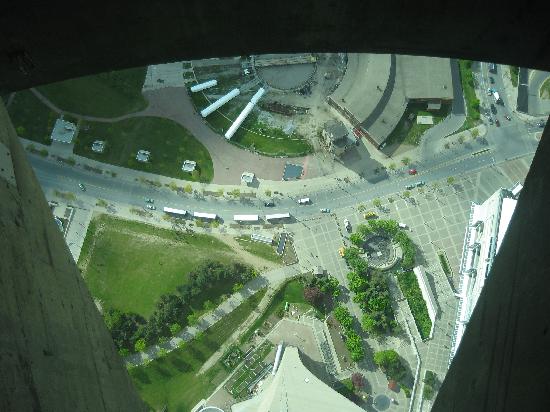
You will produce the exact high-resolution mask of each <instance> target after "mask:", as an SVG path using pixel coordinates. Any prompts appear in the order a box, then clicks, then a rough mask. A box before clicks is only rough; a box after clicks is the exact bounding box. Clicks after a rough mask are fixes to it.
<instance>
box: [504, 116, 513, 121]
mask: <svg viewBox="0 0 550 412" xmlns="http://www.w3.org/2000/svg"><path fill="white" fill-rule="evenodd" d="M504 117H506V120H512V118H511V117H510V116H509V115H506V116H504Z"/></svg>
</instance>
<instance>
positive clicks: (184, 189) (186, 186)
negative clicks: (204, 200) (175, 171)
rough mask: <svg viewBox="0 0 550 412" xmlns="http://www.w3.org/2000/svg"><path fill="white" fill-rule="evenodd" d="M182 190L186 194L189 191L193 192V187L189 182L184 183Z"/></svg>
mask: <svg viewBox="0 0 550 412" xmlns="http://www.w3.org/2000/svg"><path fill="white" fill-rule="evenodd" d="M183 191H184V192H185V193H187V194H190V193H191V192H193V188H192V187H191V185H190V184H189V183H187V184H186V185H185V187H184V188H183Z"/></svg>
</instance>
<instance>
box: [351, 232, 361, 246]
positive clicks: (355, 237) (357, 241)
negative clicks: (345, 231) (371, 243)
mask: <svg viewBox="0 0 550 412" xmlns="http://www.w3.org/2000/svg"><path fill="white" fill-rule="evenodd" d="M349 240H350V241H351V243H353V244H354V246H357V247H362V246H363V242H364V241H365V239H363V236H361V234H360V233H352V234H351V235H350V237H349Z"/></svg>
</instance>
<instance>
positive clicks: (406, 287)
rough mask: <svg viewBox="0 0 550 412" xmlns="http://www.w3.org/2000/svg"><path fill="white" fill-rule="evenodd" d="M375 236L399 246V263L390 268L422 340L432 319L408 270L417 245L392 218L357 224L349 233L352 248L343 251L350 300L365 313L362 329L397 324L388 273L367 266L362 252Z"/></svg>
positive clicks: (377, 331) (377, 332)
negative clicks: (348, 269)
mask: <svg viewBox="0 0 550 412" xmlns="http://www.w3.org/2000/svg"><path fill="white" fill-rule="evenodd" d="M377 237H382V238H387V239H391V240H392V241H393V242H395V243H397V244H398V245H399V247H400V248H401V252H402V255H403V257H402V259H401V262H400V263H399V265H398V266H395V267H394V268H393V269H392V270H394V271H395V273H396V277H397V280H398V283H399V286H400V288H401V290H402V292H403V294H404V296H405V298H406V299H407V302H408V304H409V307H410V308H411V312H412V315H413V317H414V320H415V322H416V325H417V328H418V331H419V333H420V335H421V337H422V338H423V339H425V338H427V337H428V336H429V334H430V330H431V327H432V322H431V320H430V318H429V316H428V308H427V306H426V302H425V301H424V299H423V297H422V292H421V290H420V286H419V285H418V281H417V279H416V276H415V274H414V273H413V271H412V270H411V269H412V268H413V267H414V264H415V256H416V247H415V245H414V243H413V242H412V241H411V240H410V238H409V237H408V236H407V235H406V234H405V233H404V232H403V231H402V230H401V229H400V228H399V224H398V222H396V221H394V220H370V221H369V222H368V224H363V225H359V226H357V230H356V232H355V233H353V234H352V235H351V236H350V240H351V242H352V243H353V244H354V245H355V247H352V248H347V249H345V251H344V259H346V263H347V264H348V267H350V269H352V272H350V273H349V274H348V280H349V286H350V290H351V291H352V292H353V293H354V296H353V301H354V302H356V303H357V304H358V305H359V306H360V308H361V310H362V311H363V313H364V315H363V319H362V320H361V325H362V327H363V330H365V331H366V332H368V333H371V334H374V335H383V334H385V333H388V332H391V331H392V330H393V329H394V328H395V327H396V326H397V323H396V321H395V319H394V314H393V310H392V307H391V301H390V294H389V288H388V284H387V278H386V276H387V274H385V272H384V271H380V270H373V269H372V268H370V267H369V263H368V261H367V258H366V257H365V256H364V255H362V253H363V252H364V251H365V249H367V248H368V247H369V246H368V241H369V239H373V238H377Z"/></svg>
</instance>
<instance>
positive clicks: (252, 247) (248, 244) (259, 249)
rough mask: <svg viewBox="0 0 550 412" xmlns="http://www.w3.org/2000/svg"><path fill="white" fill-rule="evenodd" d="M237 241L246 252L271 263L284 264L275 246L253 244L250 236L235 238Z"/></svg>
mask: <svg viewBox="0 0 550 412" xmlns="http://www.w3.org/2000/svg"><path fill="white" fill-rule="evenodd" d="M235 240H236V241H237V242H239V244H240V245H241V246H242V247H243V249H244V250H246V251H247V252H249V253H252V254H253V255H256V256H259V257H261V258H263V259H266V260H269V261H270V262H274V263H279V264H282V263H283V259H282V257H281V256H279V255H278V254H277V252H276V251H275V248H274V247H273V246H270V245H266V244H265V243H260V242H253V241H251V240H250V235H246V236H240V237H237V238H235Z"/></svg>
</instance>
